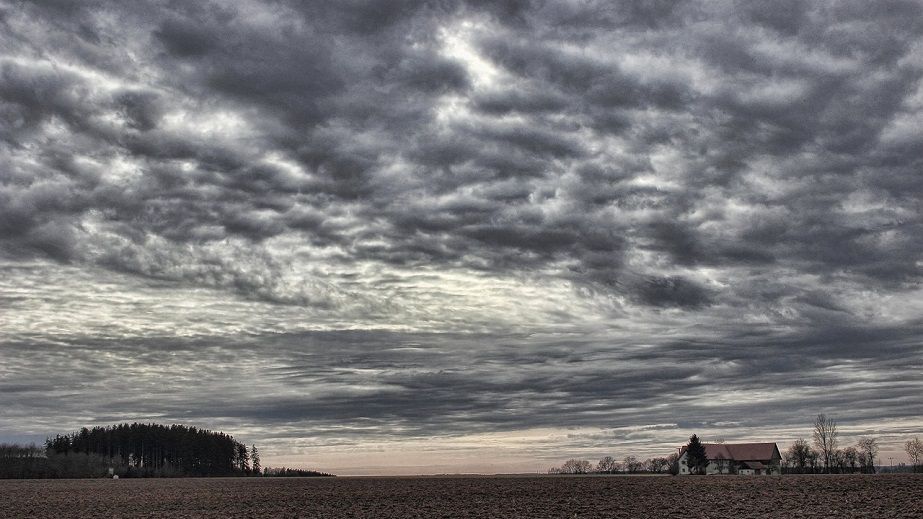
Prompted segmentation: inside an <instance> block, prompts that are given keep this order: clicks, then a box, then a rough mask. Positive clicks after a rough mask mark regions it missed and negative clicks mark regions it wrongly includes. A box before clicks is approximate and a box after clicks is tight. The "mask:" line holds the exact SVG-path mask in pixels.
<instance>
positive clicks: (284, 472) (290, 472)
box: [263, 467, 336, 478]
mask: <svg viewBox="0 0 923 519" xmlns="http://www.w3.org/2000/svg"><path fill="white" fill-rule="evenodd" d="M263 477H267V478H317V477H324V478H332V477H336V476H334V475H333V474H327V473H326V472H317V471H316V470H304V469H289V468H285V467H280V468H273V467H266V468H265V469H263Z"/></svg>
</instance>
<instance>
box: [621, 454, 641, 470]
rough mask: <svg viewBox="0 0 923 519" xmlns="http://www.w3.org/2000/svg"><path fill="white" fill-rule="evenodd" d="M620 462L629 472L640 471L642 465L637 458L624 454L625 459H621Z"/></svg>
mask: <svg viewBox="0 0 923 519" xmlns="http://www.w3.org/2000/svg"><path fill="white" fill-rule="evenodd" d="M622 464H623V466H624V467H625V470H626V471H627V472H629V473H630V474H634V473H636V472H640V471H641V468H642V467H643V465H642V463H641V462H640V461H638V458H636V457H634V456H625V459H624V460H622Z"/></svg>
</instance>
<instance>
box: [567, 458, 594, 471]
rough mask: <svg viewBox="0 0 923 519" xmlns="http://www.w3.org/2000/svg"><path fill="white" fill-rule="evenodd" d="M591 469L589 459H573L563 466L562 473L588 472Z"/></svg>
mask: <svg viewBox="0 0 923 519" xmlns="http://www.w3.org/2000/svg"><path fill="white" fill-rule="evenodd" d="M589 471H590V462H589V461H587V460H576V459H571V460H567V461H565V462H564V465H562V466H561V470H560V473H561V474H586V473H587V472H589Z"/></svg>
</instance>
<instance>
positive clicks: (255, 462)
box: [250, 445, 262, 476]
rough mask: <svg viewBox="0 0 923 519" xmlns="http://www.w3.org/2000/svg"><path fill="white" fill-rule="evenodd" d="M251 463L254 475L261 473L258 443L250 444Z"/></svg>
mask: <svg viewBox="0 0 923 519" xmlns="http://www.w3.org/2000/svg"><path fill="white" fill-rule="evenodd" d="M250 465H251V466H252V467H253V475H255V476H259V475H261V470H262V467H260V451H258V450H256V445H251V446H250Z"/></svg>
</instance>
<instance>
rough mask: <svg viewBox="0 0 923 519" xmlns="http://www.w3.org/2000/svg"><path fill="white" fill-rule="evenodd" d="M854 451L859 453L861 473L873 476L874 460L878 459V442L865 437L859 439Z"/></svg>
mask: <svg viewBox="0 0 923 519" xmlns="http://www.w3.org/2000/svg"><path fill="white" fill-rule="evenodd" d="M856 449H857V450H858V451H859V464H860V465H861V466H862V472H864V473H866V474H874V473H875V459H876V458H878V440H877V439H875V438H870V437H867V436H866V437H862V438H859V441H858V442H857V443H856Z"/></svg>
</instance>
